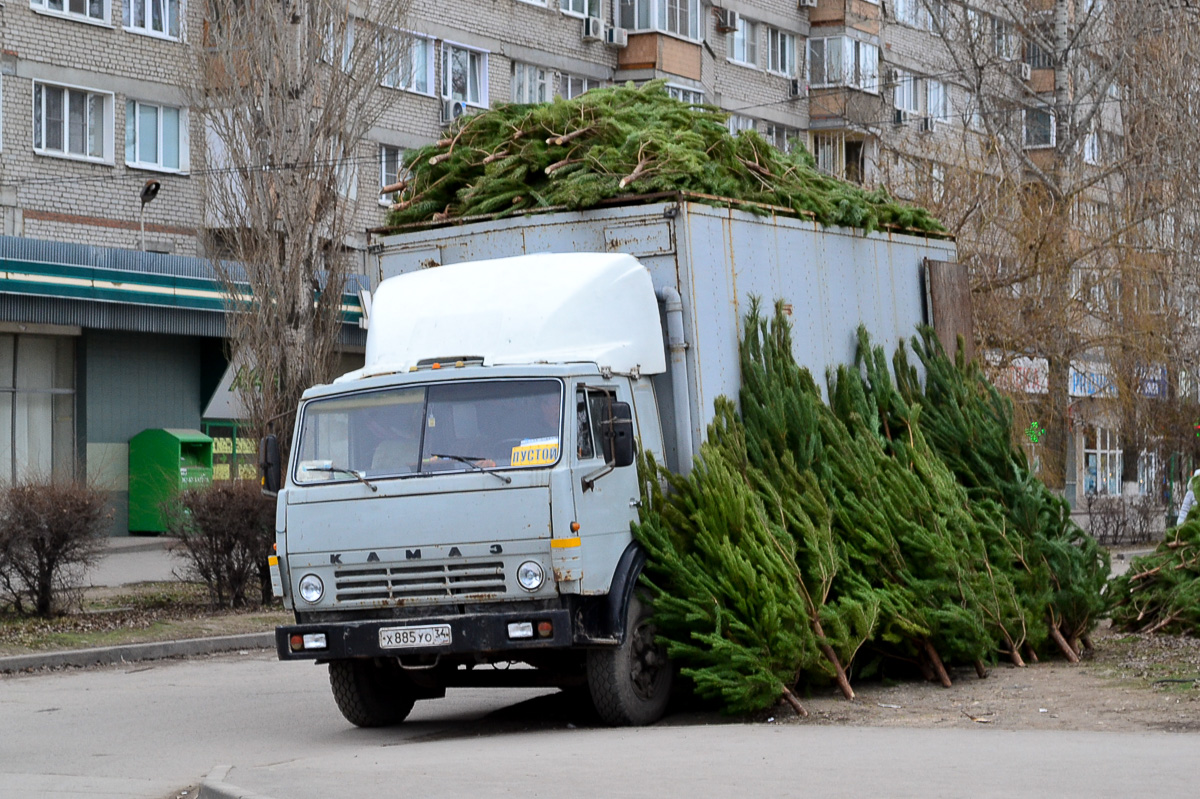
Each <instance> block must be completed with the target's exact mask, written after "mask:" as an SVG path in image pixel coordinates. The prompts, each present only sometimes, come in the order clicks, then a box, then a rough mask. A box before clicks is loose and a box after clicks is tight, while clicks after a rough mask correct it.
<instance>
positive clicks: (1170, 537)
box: [1108, 478, 1200, 635]
mask: <svg viewBox="0 0 1200 799" xmlns="http://www.w3.org/2000/svg"><path fill="white" fill-rule="evenodd" d="M1193 486H1194V488H1195V489H1200V478H1193ZM1108 590H1109V596H1110V597H1111V601H1112V620H1113V624H1114V625H1115V626H1117V627H1119V628H1121V629H1123V630H1126V631H1128V632H1140V633H1155V632H1165V633H1176V634H1185V635H1200V506H1197V507H1194V508H1193V509H1192V511H1191V512H1190V513H1189V514H1188V517H1187V519H1185V520H1184V523H1183V524H1181V525H1179V526H1178V527H1176V528H1175V529H1174V530H1169V531H1168V532H1167V536H1166V538H1165V540H1163V542H1162V543H1161V544H1159V545H1158V547H1157V548H1156V549H1155V550H1154V552H1152V553H1151V554H1149V555H1143V556H1141V557H1137V558H1134V559H1133V560H1132V561H1131V562H1130V564H1129V570H1128V571H1127V572H1125V574H1123V575H1121V576H1120V577H1117V578H1114V579H1113V581H1112V583H1111V584H1110V585H1109V589H1108Z"/></svg>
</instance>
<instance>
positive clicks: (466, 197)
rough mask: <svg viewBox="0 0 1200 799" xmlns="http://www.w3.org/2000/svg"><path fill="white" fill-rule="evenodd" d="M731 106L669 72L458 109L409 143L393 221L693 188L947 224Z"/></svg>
mask: <svg viewBox="0 0 1200 799" xmlns="http://www.w3.org/2000/svg"><path fill="white" fill-rule="evenodd" d="M725 120H726V115H725V114H724V113H722V112H720V111H718V110H717V109H715V108H712V107H709V106H690V105H687V104H686V103H682V102H680V101H678V100H674V99H672V98H671V97H669V96H668V95H667V93H666V91H665V89H664V87H663V82H662V81H653V82H650V83H646V84H644V85H642V86H640V87H634V86H632V85H626V86H623V87H616V88H612V89H595V90H592V91H589V92H587V93H585V94H583V95H580V96H579V97H577V98H575V99H573V100H563V99H556V100H554V101H553V102H549V103H540V104H537V105H517V104H506V105H500V106H497V107H496V108H494V109H491V110H489V111H485V112H483V113H480V114H475V115H471V116H466V117H463V118H461V119H460V120H459V121H457V122H456V123H455V124H454V126H453V127H451V128H450V130H449V131H448V132H447V134H446V137H445V138H443V139H441V140H440V141H438V142H437V143H435V144H432V145H429V146H428V147H423V148H420V149H418V150H415V151H412V152H410V153H409V154H408V155H407V156H406V159H405V160H406V163H407V164H408V169H407V170H406V171H405V172H404V173H403V174H402V175H401V176H400V180H399V181H398V182H397V183H395V184H392V185H390V186H386V187H384V192H385V193H393V194H394V197H395V199H396V202H394V203H393V204H392V206H391V208H392V211H391V215H390V217H389V223H390V224H392V225H396V226H399V225H404V224H412V223H426V222H445V221H449V220H456V219H463V218H469V217H474V216H480V215H498V216H504V215H509V214H514V213H526V212H537V211H546V210H553V209H559V210H575V209H580V208H590V207H592V206H595V205H597V204H599V203H601V202H603V201H605V200H609V199H613V198H618V197H623V196H624V197H627V196H630V195H639V194H654V193H659V192H687V193H690V194H692V195H707V196H706V197H699V196H697V197H696V199H698V200H699V201H701V202H705V201H709V202H722V201H724V202H728V201H729V200H736V201H740V202H742V203H744V204H745V207H746V208H747V209H748V210H752V211H753V210H755V209H756V208H757V209H758V210H761V211H764V212H765V211H768V210H776V209H779V208H783V209H785V210H790V211H792V212H794V213H797V214H799V215H802V216H806V217H810V218H815V219H816V220H817V221H819V222H821V223H822V224H826V225H845V226H849V227H860V228H865V229H866V230H874V229H876V228H879V227H886V226H891V227H897V228H904V229H909V230H922V231H929V232H936V231H941V230H942V229H943V228H942V226H941V225H940V224H939V223H938V222H937V220H935V219H934V218H933V217H932V216H930V214H929V213H928V212H927V211H925V210H924V209H922V208H916V207H913V206H908V205H904V204H901V203H898V202H895V201H894V200H892V198H891V197H889V196H888V194H887V192H885V191H883V190H877V191H864V190H862V189H861V188H860V187H858V186H854V185H852V184H848V183H845V182H843V181H839V180H836V179H834V178H831V177H829V176H827V175H822V174H821V173H819V172H818V171H817V170H816V169H815V168H814V162H813V159H812V156H810V155H809V154H808V153H807V152H806V151H804V150H803V148H797V151H796V152H794V153H791V154H788V153H784V152H781V151H780V150H777V149H776V148H774V147H772V146H771V145H769V144H768V143H767V142H766V141H765V140H763V138H762V137H760V136H759V135H758V134H757V133H754V132H753V131H743V132H741V133H739V134H738V135H737V136H736V137H735V136H731V135H729V131H728V130H727V128H726V126H725Z"/></svg>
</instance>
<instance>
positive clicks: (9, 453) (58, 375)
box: [0, 333, 75, 483]
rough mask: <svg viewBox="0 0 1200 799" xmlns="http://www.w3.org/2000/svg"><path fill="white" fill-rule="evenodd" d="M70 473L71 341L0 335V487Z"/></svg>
mask: <svg viewBox="0 0 1200 799" xmlns="http://www.w3.org/2000/svg"><path fill="white" fill-rule="evenodd" d="M74 469H75V339H73V338H68V337H65V336H26V335H15V334H7V333H0V483H11V482H13V481H14V480H45V479H48V478H50V477H52V476H53V477H70V476H72V475H73V474H74Z"/></svg>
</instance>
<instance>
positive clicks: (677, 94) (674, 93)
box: [667, 84, 704, 105]
mask: <svg viewBox="0 0 1200 799" xmlns="http://www.w3.org/2000/svg"><path fill="white" fill-rule="evenodd" d="M667 95H668V96H669V97H672V98H674V99H676V100H678V101H679V102H681V103H687V104H688V105H702V104H703V103H704V92H701V91H697V90H695V89H685V88H683V87H682V86H671V85H669V84H668V85H667Z"/></svg>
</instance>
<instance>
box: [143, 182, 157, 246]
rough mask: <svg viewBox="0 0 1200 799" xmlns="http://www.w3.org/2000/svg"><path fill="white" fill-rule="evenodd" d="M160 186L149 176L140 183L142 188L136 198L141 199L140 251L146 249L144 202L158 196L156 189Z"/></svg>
mask: <svg viewBox="0 0 1200 799" xmlns="http://www.w3.org/2000/svg"><path fill="white" fill-rule="evenodd" d="M160 188H162V184H161V183H159V182H158V181H157V180H154V179H153V178H151V179H150V180H147V181H146V182H145V183H144V184H142V190H141V191H140V192H139V193H138V198H139V199H141V201H142V212H141V215H140V216H141V224H142V252H145V251H146V203H148V202H150V201H151V200H153V199H154V198H155V197H157V196H158V190H159V189H160Z"/></svg>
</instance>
